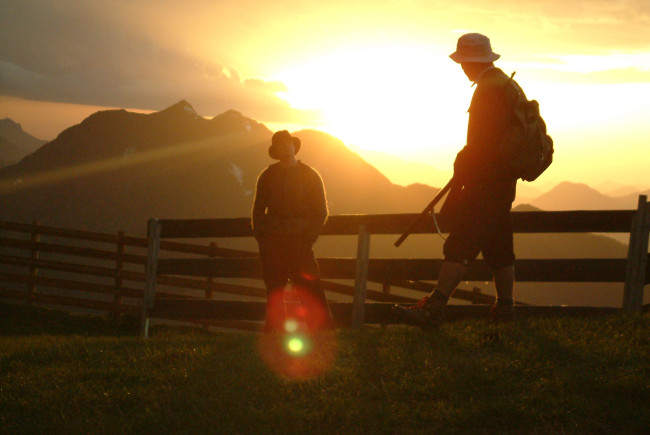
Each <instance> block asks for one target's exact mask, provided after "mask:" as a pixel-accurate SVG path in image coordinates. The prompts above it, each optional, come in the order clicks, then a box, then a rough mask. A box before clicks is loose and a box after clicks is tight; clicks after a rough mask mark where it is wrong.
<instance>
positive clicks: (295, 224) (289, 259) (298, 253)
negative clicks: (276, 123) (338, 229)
mask: <svg viewBox="0 0 650 435" xmlns="http://www.w3.org/2000/svg"><path fill="white" fill-rule="evenodd" d="M300 145H301V143H300V139H299V138H297V137H294V136H291V134H290V133H289V132H288V131H287V130H281V131H278V132H276V133H275V134H273V137H272V139H271V146H270V148H269V156H270V157H271V158H272V159H276V160H279V162H277V163H274V164H272V165H270V166H269V167H267V168H266V169H264V170H263V171H262V173H261V174H260V176H259V177H258V180H257V188H256V190H255V201H254V204H253V213H252V226H253V231H254V233H255V238H256V239H257V241H258V244H259V250H260V259H261V261H262V273H263V277H264V283H265V285H266V289H267V306H266V308H267V309H266V321H265V327H264V330H265V331H266V332H284V331H285V330H286V322H287V320H291V322H290V325H291V326H290V329H291V328H295V325H296V324H297V323H299V322H305V323H306V324H307V326H308V327H309V329H310V330H311V331H317V330H321V329H330V328H331V327H332V326H333V322H332V316H331V314H330V311H329V306H328V304H327V299H326V298H325V292H324V291H323V289H322V288H321V286H320V272H319V268H318V263H317V262H316V259H315V257H314V252H313V250H312V246H313V244H314V242H316V239H317V238H318V236H319V235H320V232H321V230H322V228H323V225H324V224H325V221H326V219H327V214H328V212H327V202H326V199H325V189H324V187H323V181H322V180H321V177H320V175H319V174H318V172H316V171H315V170H314V169H312V168H311V167H309V166H307V165H306V164H304V163H302V162H301V161H300V160H297V159H296V153H297V152H298V151H299V150H300ZM289 280H291V283H292V286H293V289H294V291H295V293H296V294H297V295H298V297H299V298H300V302H301V307H300V309H298V310H296V317H298V318H287V315H286V311H285V308H284V291H285V286H286V285H287V283H288V281H289ZM290 332H291V331H290Z"/></svg>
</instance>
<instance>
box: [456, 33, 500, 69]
mask: <svg viewBox="0 0 650 435" xmlns="http://www.w3.org/2000/svg"><path fill="white" fill-rule="evenodd" d="M449 57H450V58H451V60H453V61H454V62H456V63H492V62H494V61H495V60H497V59H498V58H500V57H501V55H500V54H497V53H495V52H494V51H492V45H491V44H490V38H488V37H487V36H485V35H481V34H480V33H467V34H465V35H463V36H461V37H460V38H458V42H457V44H456V51H455V52H453V53H452V54H450V55H449Z"/></svg>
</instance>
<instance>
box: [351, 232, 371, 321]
mask: <svg viewBox="0 0 650 435" xmlns="http://www.w3.org/2000/svg"><path fill="white" fill-rule="evenodd" d="M369 256H370V233H369V232H368V231H367V230H366V226H365V225H359V238H358V240H357V268H356V274H355V280H354V300H353V302H352V326H353V327H360V326H361V325H363V317H364V315H365V304H366V285H367V283H368V257H369Z"/></svg>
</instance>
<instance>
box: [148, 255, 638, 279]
mask: <svg viewBox="0 0 650 435" xmlns="http://www.w3.org/2000/svg"><path fill="white" fill-rule="evenodd" d="M442 262H443V260H441V259H383V258H382V259H372V258H371V259H370V260H369V261H368V279H369V280H370V281H375V282H386V281H395V280H423V281H431V280H436V279H437V278H438V273H439V271H440V266H441V265H442ZM318 264H319V266H320V269H321V274H322V277H323V278H329V279H354V278H355V276H356V259H354V258H319V259H318ZM625 265H626V260H625V259H622V258H621V259H618V258H615V259H601V258H597V259H585V258H576V259H562V260H532V259H521V260H517V261H516V265H515V267H516V269H517V280H518V281H521V282H527V281H537V282H624V281H625ZM158 271H159V273H161V274H170V275H194V276H203V277H205V276H208V274H210V273H211V274H213V276H215V277H222V278H245V277H252V278H258V279H261V277H262V275H261V270H260V265H259V260H258V259H252V258H216V259H205V258H204V259H185V258H181V259H171V258H169V259H160V260H159V262H158ZM465 280H466V281H490V280H492V272H491V270H490V268H489V267H488V265H487V264H486V263H485V262H484V261H477V262H475V263H473V264H471V265H470V267H469V268H468V271H467V274H466V276H465Z"/></svg>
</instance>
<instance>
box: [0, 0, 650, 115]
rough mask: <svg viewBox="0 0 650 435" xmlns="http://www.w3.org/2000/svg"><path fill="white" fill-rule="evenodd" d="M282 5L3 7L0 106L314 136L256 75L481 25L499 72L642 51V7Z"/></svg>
mask: <svg viewBox="0 0 650 435" xmlns="http://www.w3.org/2000/svg"><path fill="white" fill-rule="evenodd" d="M283 1H285V2H284V4H282V5H280V6H279V5H278V3H277V2H272V3H269V2H261V1H259V2H258V1H253V0H241V1H234V0H233V1H229V0H221V1H218V2H214V1H208V0H196V1H192V2H186V3H185V4H184V5H183V7H182V8H180V7H179V5H178V2H176V1H172V0H155V1H154V0H139V1H130V0H113V1H111V2H88V1H86V0H57V1H48V0H20V1H3V2H0V95H7V96H16V97H22V98H27V99H33V100H45V101H57V102H68V103H77V104H87V105H99V106H111V107H130V108H140V109H148V110H158V109H162V108H164V107H167V106H169V105H170V104H172V103H174V102H176V101H179V100H181V99H186V100H188V101H190V102H191V103H192V104H193V106H194V107H195V108H196V109H197V111H199V113H202V114H206V115H216V114H218V113H221V112H223V111H225V110H227V109H231V108H232V109H236V110H238V111H240V112H242V113H245V114H246V115H247V116H251V117H254V118H256V119H259V120H262V121H267V122H287V123H307V124H312V125H313V124H314V123H316V121H317V120H318V114H317V113H315V112H307V111H301V110H297V109H295V108H292V107H291V106H290V105H289V104H288V103H286V102H285V101H284V100H283V99H282V98H280V96H279V95H278V94H279V93H284V92H286V91H287V86H286V85H285V84H284V83H281V82H278V81H277V80H274V79H271V78H268V77H264V76H263V73H261V72H260V71H265V67H268V65H270V64H271V63H272V62H273V61H274V60H277V59H281V60H280V62H282V59H284V61H285V62H286V61H287V60H294V58H299V57H300V55H301V54H304V53H310V54H311V55H313V54H314V50H316V51H318V49H319V48H320V49H323V48H324V47H328V46H329V45H332V44H333V43H334V41H338V42H337V43H341V41H346V40H348V38H361V37H364V35H365V37H368V35H376V31H377V29H380V30H381V33H382V34H383V33H385V34H386V35H391V34H393V33H391V32H392V31H394V30H395V29H402V30H404V29H406V28H409V30H411V28H412V29H413V30H414V31H415V30H416V29H419V30H418V31H419V32H420V34H422V35H430V36H427V37H431V38H432V40H436V39H438V40H443V39H445V38H446V39H447V40H448V41H449V42H451V44H453V40H454V39H455V35H454V34H453V33H452V32H451V30H449V28H450V26H453V27H451V29H456V28H461V27H463V28H474V25H476V24H481V26H480V27H481V28H484V29H486V31H490V32H492V31H494V33H495V37H494V38H493V43H494V45H495V48H498V49H499V50H501V51H502V54H503V55H504V57H503V59H504V60H506V59H508V58H510V59H516V58H517V56H526V55H528V54H530V53H534V54H536V55H539V56H542V57H547V58H553V57H557V56H560V55H562V54H572V53H581V54H592V52H593V53H597V52H603V51H606V50H613V51H615V50H619V51H621V50H625V51H629V50H637V51H646V52H647V51H648V47H649V43H648V40H647V37H646V36H645V35H646V34H647V28H648V26H649V25H650V2H648V1H646V0H607V1H604V0H576V1H573V2H565V1H564V0H547V1H543V2H541V1H539V2H526V3H521V2H514V1H512V0H494V1H493V2H490V4H489V6H487V5H486V3H485V2H482V1H478V0H459V1H457V2H453V3H450V2H447V1H431V2H421V1H416V0H414V1H411V2H392V1H385V2H384V1H380V0H373V1H372V2H371V1H367V2H366V3H364V2H349V1H334V2H332V3H331V4H330V3H327V2H326V3H323V2H320V1H316V0H314V1H312V2H310V1H306V2H301V4H300V5H299V6H296V7H291V5H292V4H293V3H294V2H289V1H288V0H283ZM398 3H399V4H398ZM279 11H290V12H287V13H282V12H279ZM337 18H338V19H337ZM445 22H448V23H449V24H445V25H442V24H441V23H445ZM325 23H331V25H330V24H327V25H326V24H325ZM436 23H438V24H440V27H441V29H437V28H436ZM504 24H507V25H504ZM477 30H481V29H477ZM524 31H525V33H522V32H524ZM426 32H428V33H426ZM436 32H438V33H436ZM441 32H442V33H441ZM440 34H444V35H445V36H444V38H442V37H441V36H440ZM451 35H453V36H451ZM490 35H492V33H490ZM497 35H498V36H497ZM521 35H525V37H521ZM368 38H369V39H372V38H370V37H368ZM446 43H447V42H445V44H446ZM299 44H302V45H299ZM254 54H257V56H258V57H259V59H257V58H256V57H255V55H254ZM242 59H246V61H247V62H249V64H247V65H242ZM256 62H257V63H256ZM244 70H248V71H249V72H248V73H246V74H244V73H241V72H240V71H244ZM250 71H256V72H253V73H251V72H250ZM611 77H614V75H612V76H611ZM635 77H637V79H638V80H644V78H643V77H644V73H643V72H641V73H638V74H637V73H635ZM323 86H325V84H323Z"/></svg>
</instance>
